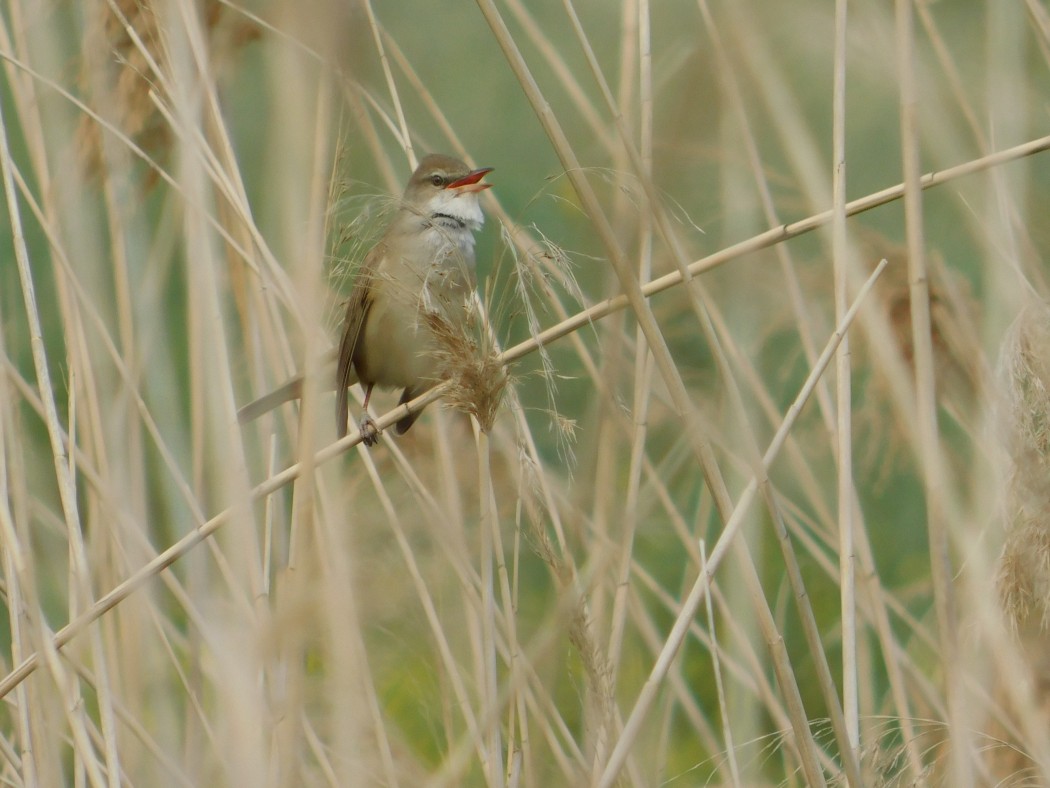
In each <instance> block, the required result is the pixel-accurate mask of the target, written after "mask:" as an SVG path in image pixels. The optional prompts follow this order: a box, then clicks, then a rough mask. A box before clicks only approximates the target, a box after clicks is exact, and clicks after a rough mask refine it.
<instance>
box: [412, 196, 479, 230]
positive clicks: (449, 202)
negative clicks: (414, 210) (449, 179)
mask: <svg viewBox="0 0 1050 788" xmlns="http://www.w3.org/2000/svg"><path fill="white" fill-rule="evenodd" d="M425 213H426V215H427V217H428V218H429V219H430V220H431V221H433V222H435V223H436V224H439V225H441V226H442V227H444V228H446V229H448V230H457V229H459V230H468V231H470V232H472V233H473V232H477V231H478V230H480V229H481V225H482V224H484V222H485V215H484V214H483V213H482V212H481V205H480V204H479V203H478V195H477V194H476V193H473V192H466V193H457V192H454V191H451V190H445V191H441V192H438V193H437V194H435V195H434V196H433V197H431V198H430V201H429V202H428V203H427V207H426V211H425Z"/></svg>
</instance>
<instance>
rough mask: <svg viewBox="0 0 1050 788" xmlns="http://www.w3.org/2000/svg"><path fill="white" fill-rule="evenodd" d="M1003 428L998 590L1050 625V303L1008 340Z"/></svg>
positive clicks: (1022, 620) (1010, 605) (1017, 616)
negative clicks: (1005, 471)
mask: <svg viewBox="0 0 1050 788" xmlns="http://www.w3.org/2000/svg"><path fill="white" fill-rule="evenodd" d="M1000 368H1001V374H1002V378H1003V383H1004V386H1005V392H1004V394H1005V395H1004V398H1003V403H1002V424H1001V434H1002V435H1003V436H1004V439H1005V442H1006V445H1005V449H1006V453H1007V456H1008V467H1009V478H1008V479H1007V493H1006V507H1007V508H1006V511H1007V517H1008V523H1007V535H1006V544H1005V546H1004V547H1003V553H1002V556H1001V558H1000V563H999V577H998V582H999V593H1000V598H1001V600H1002V605H1003V611H1004V613H1005V614H1006V617H1007V619H1008V620H1009V621H1010V622H1011V623H1012V624H1013V625H1014V626H1017V627H1019V628H1028V627H1032V626H1034V627H1037V628H1039V629H1041V630H1046V629H1047V628H1048V627H1050V305H1047V304H1046V303H1045V302H1040V303H1037V304H1032V305H1030V306H1028V307H1026V308H1025V309H1024V310H1023V311H1022V312H1021V314H1020V315H1019V316H1018V318H1017V320H1016V321H1014V324H1013V326H1012V327H1011V329H1010V331H1009V332H1007V336H1006V339H1005V340H1004V342H1003V349H1002V353H1001V357H1000Z"/></svg>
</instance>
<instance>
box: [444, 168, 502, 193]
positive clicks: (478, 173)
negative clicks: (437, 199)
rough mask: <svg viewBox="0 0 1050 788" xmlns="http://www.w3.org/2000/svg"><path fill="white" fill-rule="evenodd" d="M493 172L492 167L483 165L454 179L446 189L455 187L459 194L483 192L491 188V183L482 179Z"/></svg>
mask: <svg viewBox="0 0 1050 788" xmlns="http://www.w3.org/2000/svg"><path fill="white" fill-rule="evenodd" d="M490 172H492V167H482V168H481V169H479V170H471V171H470V172H468V173H467V174H466V175H464V176H463V177H462V178H460V179H459V180H455V181H452V183H450V184H449V185H448V186H446V187H445V188H446V189H455V190H456V191H457V192H458V193H459V194H466V193H468V192H483V191H485V189H487V188H489V187H490V186H491V185H492V184H491V183H482V182H481V179H482V178H484V177H485V176H486V175H487V174H488V173H490Z"/></svg>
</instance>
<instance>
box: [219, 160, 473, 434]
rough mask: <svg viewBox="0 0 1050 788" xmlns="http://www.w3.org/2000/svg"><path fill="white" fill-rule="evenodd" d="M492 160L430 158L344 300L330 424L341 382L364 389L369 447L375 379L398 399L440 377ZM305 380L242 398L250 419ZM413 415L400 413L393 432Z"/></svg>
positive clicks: (340, 414)
mask: <svg viewBox="0 0 1050 788" xmlns="http://www.w3.org/2000/svg"><path fill="white" fill-rule="evenodd" d="M491 171H492V168H491V167H484V168H481V169H476V170H472V169H470V168H469V167H468V166H467V165H466V164H464V163H463V162H461V161H459V160H458V159H455V158H453V157H451V156H443V155H430V156H427V157H426V158H424V159H423V161H421V162H420V164H419V166H418V167H417V168H416V171H415V172H413V173H412V176H411V177H410V178H409V180H408V185H407V186H406V187H405V192H404V195H403V196H402V198H401V201H400V204H399V207H398V210H397V213H396V214H395V215H394V217H393V219H392V220H391V222H390V225H389V227H387V229H386V231H385V232H384V233H383V237H382V238H381V239H380V240H379V243H377V244H376V245H375V247H374V248H373V249H372V251H371V252H369V253H368V255H367V256H366V257H365V260H364V263H363V264H362V265H361V268H360V270H359V271H358V274H357V278H356V279H355V281H354V286H353V290H352V292H351V293H350V299H349V301H348V302H347V305H346V317H345V319H344V321H343V331H342V338H341V340H340V342H339V353H338V365H337V369H336V375H335V389H336V428H337V430H338V433H339V436H340V437H342V436H344V435H346V433H347V426H348V422H349V415H348V407H347V389H348V388H349V387H350V386H351V385H353V384H354V383H355V382H358V381H360V383H361V385H362V386H364V389H365V399H364V409H365V412H364V416H363V417H362V419H361V422H360V429H361V435H362V436H363V438H364V442H365V444H366V445H369V446H371V445H374V444H375V443H376V442H377V441H378V440H379V431H378V429H377V428H376V425H375V422H374V421H373V420H372V418H371V417H370V416H369V415H368V401H369V399H370V398H371V395H372V389H373V387H375V386H376V385H379V386H383V387H391V388H400V389H403V390H404V391H403V392H402V394H401V400H400V403H399V404H401V403H405V402H408V401H409V400H411V399H414V398H415V397H417V396H419V395H420V394H422V393H423V392H425V391H426V390H427V389H429V388H430V387H431V386H433V385H434V384H436V383H437V382H438V380H439V378H440V376H441V368H440V361H439V355H440V354H439V353H437V352H436V351H437V347H436V343H437V341H438V340H437V337H436V335H435V333H434V325H435V322H434V321H435V320H440V321H444V322H445V324H446V325H447V324H451V325H453V326H454V325H456V324H458V323H462V321H464V320H465V319H466V316H467V314H468V308H469V302H470V296H471V294H472V292H473V290H474V288H475V285H476V278H475V260H474V233H475V232H476V231H477V230H479V229H480V228H481V225H482V223H483V222H484V216H483V215H482V212H481V206H480V204H479V203H478V195H479V193H480V192H482V191H483V190H485V189H487V188H488V187H489V186H491V185H492V184H490V183H484V182H482V180H481V179H482V178H483V177H484V176H485V175H486V174H487V173H489V172H491ZM301 389H302V381H301V379H298V380H293V381H290V382H289V383H287V384H285V385H284V386H282V387H281V388H280V389H278V390H277V391H275V392H272V393H271V394H268V395H266V396H264V397H262V398H260V399H258V400H256V401H255V402H252V403H250V404H248V405H246V406H245V407H244V408H242V409H241V411H240V412H239V413H238V417H239V418H240V420H241V421H242V422H244V421H250V420H251V419H254V418H256V417H257V416H259V415H261V414H262V413H265V412H266V411H268V410H270V409H272V408H273V407H276V406H277V405H279V404H280V403H282V402H286V401H287V400H289V399H293V398H295V397H296V396H300V395H301ZM417 416H418V414H412V415H410V416H406V417H405V418H403V419H401V420H400V421H399V422H398V423H397V425H396V428H395V429H396V431H397V434H398V435H402V434H404V433H405V432H406V431H407V430H408V429H409V427H411V426H412V424H413V422H414V421H415V420H416V417H417Z"/></svg>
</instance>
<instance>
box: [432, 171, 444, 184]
mask: <svg viewBox="0 0 1050 788" xmlns="http://www.w3.org/2000/svg"><path fill="white" fill-rule="evenodd" d="M430 182H431V183H432V184H434V185H435V186H441V185H442V184H444V182H445V179H444V178H442V177H441V176H440V175H438V174H437V173H434V174H433V175H431V176H430Z"/></svg>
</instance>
